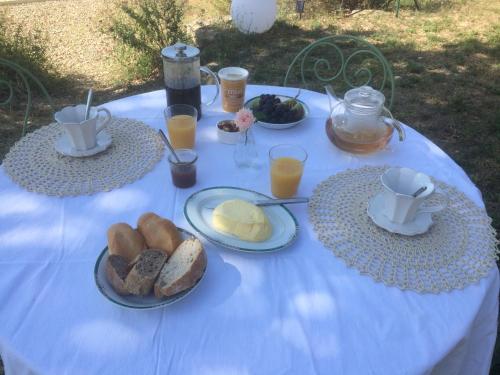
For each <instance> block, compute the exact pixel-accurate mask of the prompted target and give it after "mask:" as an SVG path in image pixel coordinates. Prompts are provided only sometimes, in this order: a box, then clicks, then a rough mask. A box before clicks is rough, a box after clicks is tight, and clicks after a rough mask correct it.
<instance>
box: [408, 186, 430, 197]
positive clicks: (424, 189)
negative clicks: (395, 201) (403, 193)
mask: <svg viewBox="0 0 500 375" xmlns="http://www.w3.org/2000/svg"><path fill="white" fill-rule="evenodd" d="M426 190H427V186H422V187H421V188H419V189H418V190H417V191H416V192H414V193H413V194H412V195H411V196H412V197H413V198H416V197H418V196H419V195H420V194H422V193H423V192H424V191H426Z"/></svg>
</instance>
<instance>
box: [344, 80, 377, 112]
mask: <svg viewBox="0 0 500 375" xmlns="http://www.w3.org/2000/svg"><path fill="white" fill-rule="evenodd" d="M344 100H345V102H346V104H347V105H348V106H349V107H350V108H351V109H354V110H357V111H359V112H363V113H375V112H378V111H380V110H381V109H382V107H383V106H384V102H385V96H384V94H382V93H381V92H380V91H377V90H375V89H373V88H371V87H370V86H361V87H357V88H355V89H352V90H349V91H347V92H346V93H345V95H344Z"/></svg>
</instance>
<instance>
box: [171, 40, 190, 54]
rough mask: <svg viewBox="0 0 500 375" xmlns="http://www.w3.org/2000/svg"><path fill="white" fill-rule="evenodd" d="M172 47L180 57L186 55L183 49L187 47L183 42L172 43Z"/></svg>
mask: <svg viewBox="0 0 500 375" xmlns="http://www.w3.org/2000/svg"><path fill="white" fill-rule="evenodd" d="M174 48H175V50H176V51H177V54H176V56H180V57H183V56H186V54H185V53H184V51H185V50H186V49H187V46H186V45H185V44H184V43H181V42H177V43H175V44H174Z"/></svg>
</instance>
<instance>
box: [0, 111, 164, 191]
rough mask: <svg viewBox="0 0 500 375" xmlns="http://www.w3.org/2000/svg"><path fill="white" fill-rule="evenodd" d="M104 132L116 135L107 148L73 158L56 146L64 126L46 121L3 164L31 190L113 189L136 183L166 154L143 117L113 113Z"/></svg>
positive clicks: (19, 143)
mask: <svg viewBox="0 0 500 375" xmlns="http://www.w3.org/2000/svg"><path fill="white" fill-rule="evenodd" d="M106 131H107V132H108V133H109V134H110V135H111V138H112V143H111V145H110V146H109V148H108V149H107V150H105V151H103V152H102V153H99V154H97V155H94V156H89V157H82V158H74V157H71V156H64V155H61V154H59V153H58V152H57V151H56V150H55V149H54V143H55V142H56V140H57V139H58V138H59V137H60V136H61V135H62V134H63V132H64V130H63V129H62V128H61V127H60V126H59V125H58V124H56V123H54V124H50V125H47V126H44V127H43V128H40V129H38V130H36V131H34V132H33V133H30V134H28V135H26V136H25V137H23V138H22V139H21V140H20V141H19V142H17V143H16V144H15V145H14V146H13V147H12V148H11V150H10V151H9V153H8V154H7V155H6V156H5V160H4V162H3V166H4V169H5V171H6V172H7V174H8V175H9V176H10V177H11V178H12V180H13V181H14V182H16V183H17V184H18V185H20V186H21V187H23V188H24V189H26V190H28V191H32V192H36V193H42V194H46V195H55V196H60V197H63V196H74V195H84V194H94V193H97V192H101V191H110V190H112V189H116V188H119V187H121V186H123V185H126V184H129V183H131V182H134V181H136V180H137V179H139V178H141V177H142V176H144V175H145V174H146V173H147V172H149V171H150V170H151V169H152V168H153V167H154V166H155V165H156V163H157V162H158V161H159V160H160V159H161V158H162V156H163V148H164V145H163V142H162V141H161V139H160V137H159V136H158V134H157V133H156V132H155V130H154V129H152V128H151V127H149V126H147V125H146V124H144V123H142V122H139V121H136V120H132V119H124V118H112V119H111V122H110V123H109V124H108V125H107V127H106Z"/></svg>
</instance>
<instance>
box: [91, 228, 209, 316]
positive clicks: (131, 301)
mask: <svg viewBox="0 0 500 375" xmlns="http://www.w3.org/2000/svg"><path fill="white" fill-rule="evenodd" d="M177 229H178V230H179V232H181V235H182V238H183V240H185V239H187V238H191V237H194V238H196V236H195V235H194V234H192V233H191V232H189V231H187V230H185V229H183V228H179V227H177ZM203 253H204V254H205V257H207V254H206V252H205V249H203ZM107 257H108V247H107V246H106V247H104V249H103V250H102V251H101V253H100V254H99V256H98V258H97V260H96V263H95V266H94V281H95V284H96V286H97V289H98V290H99V292H100V293H101V294H102V295H103V296H104V297H106V299H107V300H109V301H111V302H113V303H114V304H116V305H118V306H121V307H125V308H129V309H136V310H148V309H157V308H161V307H164V306H167V305H171V304H173V303H175V302H178V301H180V300H181V299H184V298H185V297H186V296H187V295H188V294H190V293H191V292H192V291H193V290H194V289H196V287H197V286H198V284H199V283H200V281H201V280H202V279H203V277H204V275H205V272H206V269H207V266H208V265H207V266H205V268H204V269H203V273H202V275H201V277H200V278H199V279H198V280H197V281H196V283H195V284H194V285H193V286H192V287H191V288H189V289H186V290H183V291H182V292H179V293H177V294H175V295H173V296H170V297H165V298H163V299H158V298H155V297H153V295H149V296H146V297H140V296H121V295H119V294H118V293H116V292H115V291H114V290H113V288H112V287H111V284H110V283H109V282H108V280H107V278H106V270H105V264H106V260H107Z"/></svg>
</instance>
